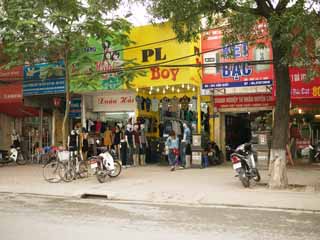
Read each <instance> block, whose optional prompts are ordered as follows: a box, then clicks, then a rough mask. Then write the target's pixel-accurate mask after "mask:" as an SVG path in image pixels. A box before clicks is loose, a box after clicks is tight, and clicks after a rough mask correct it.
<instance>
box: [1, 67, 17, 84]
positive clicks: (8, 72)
mask: <svg viewBox="0 0 320 240" xmlns="http://www.w3.org/2000/svg"><path fill="white" fill-rule="evenodd" d="M1 67H3V66H1ZM1 67H0V81H5V82H10V81H18V80H22V79H23V66H17V67H13V68H10V69H4V68H1Z"/></svg>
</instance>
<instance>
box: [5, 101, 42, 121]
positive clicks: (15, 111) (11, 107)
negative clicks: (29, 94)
mask: <svg viewBox="0 0 320 240" xmlns="http://www.w3.org/2000/svg"><path fill="white" fill-rule="evenodd" d="M0 113H5V114H7V115H9V116H12V117H32V116H39V110H38V109H36V108H33V107H26V106H23V102H20V103H18V102H16V103H0Z"/></svg>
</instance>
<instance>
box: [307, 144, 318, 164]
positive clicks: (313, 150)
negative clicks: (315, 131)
mask: <svg viewBox="0 0 320 240" xmlns="http://www.w3.org/2000/svg"><path fill="white" fill-rule="evenodd" d="M309 149H310V151H311V156H312V161H313V162H320V143H318V144H317V145H309Z"/></svg>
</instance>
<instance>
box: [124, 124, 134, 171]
mask: <svg viewBox="0 0 320 240" xmlns="http://www.w3.org/2000/svg"><path fill="white" fill-rule="evenodd" d="M125 139H126V143H127V148H128V151H127V153H128V154H127V164H128V165H130V164H132V160H133V159H132V158H133V135H132V125H131V124H127V130H126V132H125Z"/></svg>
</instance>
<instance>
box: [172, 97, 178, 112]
mask: <svg viewBox="0 0 320 240" xmlns="http://www.w3.org/2000/svg"><path fill="white" fill-rule="evenodd" d="M171 106H172V108H171V111H172V112H178V111H179V99H178V98H177V97H176V96H174V97H173V98H172V99H171Z"/></svg>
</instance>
